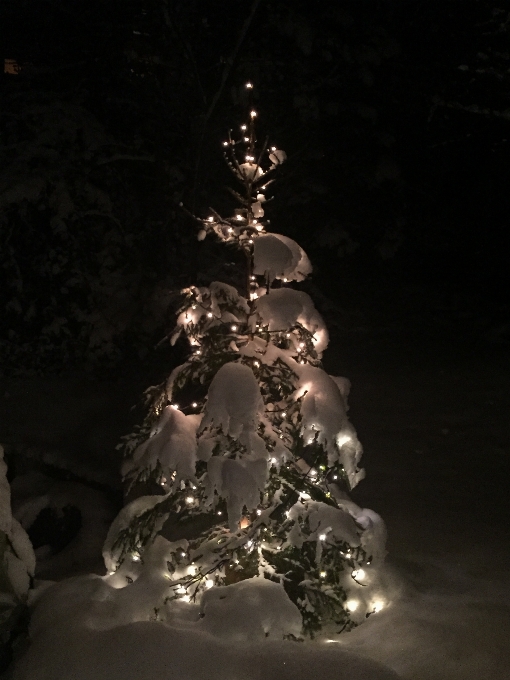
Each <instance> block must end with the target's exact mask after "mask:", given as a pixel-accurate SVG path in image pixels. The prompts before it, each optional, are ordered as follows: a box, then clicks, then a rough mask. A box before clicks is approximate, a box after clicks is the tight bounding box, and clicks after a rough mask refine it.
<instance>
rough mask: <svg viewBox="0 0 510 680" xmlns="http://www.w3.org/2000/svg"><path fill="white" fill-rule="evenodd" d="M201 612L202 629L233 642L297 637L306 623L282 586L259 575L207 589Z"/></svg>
mask: <svg viewBox="0 0 510 680" xmlns="http://www.w3.org/2000/svg"><path fill="white" fill-rule="evenodd" d="M200 613H201V616H202V618H201V620H200V622H199V625H200V628H201V629H202V630H205V631H207V632H208V633H211V634H212V635H215V636H217V637H220V638H223V639H225V640H231V641H232V642H255V641H257V640H264V639H265V638H267V637H271V638H272V639H280V640H281V639H282V638H283V637H284V636H285V635H294V636H295V637H296V638H298V637H300V635H301V628H302V625H303V622H302V618H301V614H300V612H299V609H298V608H297V607H296V605H295V604H293V603H292V602H291V601H290V600H289V598H288V596H287V594H286V592H285V591H284V589H283V586H281V585H280V584H278V583H273V581H269V580H268V579H266V578H259V577H255V578H250V579H246V580H244V581H240V582H239V583H234V584H232V585H229V586H224V587H222V588H211V589H210V590H208V591H206V592H205V593H204V594H203V595H202V600H201V603H200Z"/></svg>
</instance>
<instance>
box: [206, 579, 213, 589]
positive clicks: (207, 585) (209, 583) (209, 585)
mask: <svg viewBox="0 0 510 680" xmlns="http://www.w3.org/2000/svg"><path fill="white" fill-rule="evenodd" d="M213 585H214V581H213V580H212V579H211V578H208V579H207V581H206V582H205V587H206V588H212V587H213Z"/></svg>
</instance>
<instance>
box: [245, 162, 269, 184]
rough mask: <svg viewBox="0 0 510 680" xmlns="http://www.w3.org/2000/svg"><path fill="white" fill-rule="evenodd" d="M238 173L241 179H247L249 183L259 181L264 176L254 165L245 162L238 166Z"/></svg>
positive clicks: (257, 166) (260, 169)
mask: <svg viewBox="0 0 510 680" xmlns="http://www.w3.org/2000/svg"><path fill="white" fill-rule="evenodd" d="M239 172H240V175H241V177H242V178H243V179H248V180H251V181H254V180H257V179H259V177H262V175H263V174H264V171H263V170H262V168H261V167H260V165H257V164H256V163H252V162H250V161H247V162H246V163H241V164H240V165H239Z"/></svg>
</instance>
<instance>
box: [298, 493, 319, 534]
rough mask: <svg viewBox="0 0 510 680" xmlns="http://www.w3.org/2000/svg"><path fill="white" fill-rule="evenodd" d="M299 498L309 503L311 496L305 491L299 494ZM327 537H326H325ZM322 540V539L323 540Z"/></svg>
mask: <svg viewBox="0 0 510 680" xmlns="http://www.w3.org/2000/svg"><path fill="white" fill-rule="evenodd" d="M299 497H300V498H302V499H303V500H304V501H309V500H310V498H311V496H310V494H309V493H305V492H304V491H301V493H300V494H299ZM324 537H325V536H324ZM321 540H322V539H321Z"/></svg>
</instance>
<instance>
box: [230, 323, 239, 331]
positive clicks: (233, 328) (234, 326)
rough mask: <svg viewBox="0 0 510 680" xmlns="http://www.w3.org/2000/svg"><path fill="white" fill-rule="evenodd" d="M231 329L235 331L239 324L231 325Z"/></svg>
mask: <svg viewBox="0 0 510 680" xmlns="http://www.w3.org/2000/svg"><path fill="white" fill-rule="evenodd" d="M230 330H232V331H234V332H235V331H236V330H237V326H236V325H235V324H234V325H233V326H230Z"/></svg>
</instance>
